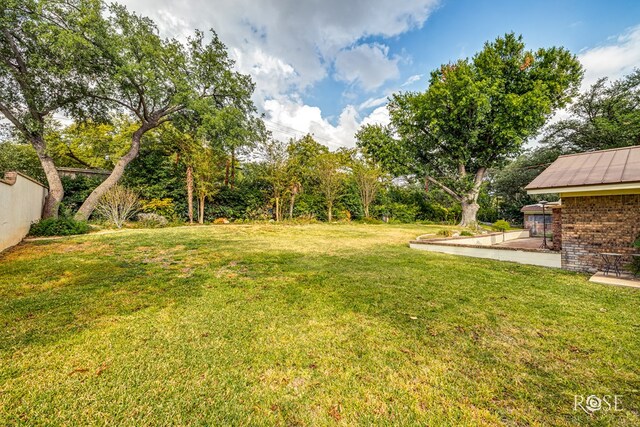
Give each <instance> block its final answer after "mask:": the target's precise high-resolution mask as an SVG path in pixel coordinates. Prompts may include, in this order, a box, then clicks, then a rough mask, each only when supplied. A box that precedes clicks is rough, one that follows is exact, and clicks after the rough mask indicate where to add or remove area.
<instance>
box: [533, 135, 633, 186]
mask: <svg viewBox="0 0 640 427" xmlns="http://www.w3.org/2000/svg"><path fill="white" fill-rule="evenodd" d="M631 183H638V184H639V185H640V145H635V146H633V147H624V148H615V149H611V150H601V151H592V152H588V153H580V154H569V155H566V156H560V157H558V159H557V160H556V161H555V162H553V163H552V164H551V166H549V167H548V168H547V169H545V170H544V171H543V172H542V173H541V174H540V175H538V177H537V178H536V179H534V180H533V181H531V183H530V184H529V185H527V186H526V187H525V190H527V191H528V192H530V193H534V194H535V193H541V192H542V191H540V190H552V191H549V193H553V192H558V191H559V190H562V189H563V188H569V187H582V186H600V185H612V184H631Z"/></svg>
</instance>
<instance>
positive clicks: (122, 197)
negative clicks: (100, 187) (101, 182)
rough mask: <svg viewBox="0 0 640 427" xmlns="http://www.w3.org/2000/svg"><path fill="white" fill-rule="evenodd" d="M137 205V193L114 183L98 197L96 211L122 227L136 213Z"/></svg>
mask: <svg viewBox="0 0 640 427" xmlns="http://www.w3.org/2000/svg"><path fill="white" fill-rule="evenodd" d="M138 206H139V202H138V194H137V193H136V192H135V191H133V190H130V189H128V188H126V187H123V186H122V185H114V186H113V187H111V188H110V189H109V191H107V192H106V193H104V195H103V196H102V197H101V198H100V201H99V202H98V205H97V206H96V211H97V212H98V213H99V214H100V215H102V216H103V217H104V218H106V219H107V220H108V221H109V222H111V223H113V224H114V225H115V226H116V227H118V228H122V226H123V225H124V223H125V222H126V221H127V220H129V219H130V218H131V217H133V215H134V214H135V213H136V211H137V210H138Z"/></svg>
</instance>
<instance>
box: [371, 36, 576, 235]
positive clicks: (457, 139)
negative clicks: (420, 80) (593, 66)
mask: <svg viewBox="0 0 640 427" xmlns="http://www.w3.org/2000/svg"><path fill="white" fill-rule="evenodd" d="M581 76H582V70H581V66H580V63H579V62H578V60H577V59H576V57H575V56H574V55H572V54H571V53H570V52H568V51H567V50H565V49H563V48H556V47H554V48H549V49H538V50H537V51H530V50H525V45H524V43H523V41H522V37H518V36H516V35H514V34H506V35H505V36H504V37H499V38H497V39H496V40H495V41H494V42H491V43H486V44H485V46H484V49H483V50H482V51H480V52H479V53H477V54H476V55H475V56H474V57H473V58H472V59H470V60H468V59H465V60H460V61H457V62H456V63H453V64H447V65H443V66H442V67H440V68H439V69H437V70H435V71H433V72H432V73H431V80H430V85H429V88H428V89H427V91H425V92H423V93H411V92H409V93H399V94H395V95H394V96H393V97H392V99H391V101H390V103H389V105H388V109H389V113H390V116H391V124H392V128H391V129H390V130H389V131H388V132H387V133H386V134H387V135H390V136H391V139H390V138H388V137H385V138H384V143H385V144H388V145H389V147H390V148H387V149H385V150H384V151H383V153H384V152H391V153H394V154H393V155H394V156H395V155H397V154H396V153H395V152H394V150H393V147H394V146H395V147H396V148H397V152H398V153H400V155H401V157H404V153H407V156H406V157H408V158H409V159H410V162H408V163H407V164H406V167H407V168H408V169H410V170H411V172H412V173H414V174H420V175H421V176H425V179H426V180H427V181H429V182H430V183H431V184H434V185H437V186H439V187H440V188H442V189H443V190H444V191H445V192H446V193H447V194H449V195H450V196H451V197H453V198H454V199H455V200H457V201H458V203H460V205H461V208H462V219H461V221H460V224H461V225H463V226H469V225H473V224H475V223H476V215H477V212H478V209H479V205H478V195H479V193H480V189H481V186H482V184H483V182H484V179H485V176H486V173H487V170H488V169H489V168H492V167H499V166H500V165H502V164H504V163H505V162H506V161H507V160H508V159H509V158H512V157H513V156H514V155H517V154H518V152H519V151H520V150H521V147H522V144H523V143H524V142H525V141H526V140H527V138H529V137H531V136H533V135H535V134H536V132H537V131H538V130H539V129H540V128H541V127H542V126H543V125H544V123H545V121H546V119H547V118H548V117H549V116H550V115H551V114H552V113H553V111H554V110H555V109H557V108H560V107H563V106H565V105H566V104H567V103H568V102H569V101H570V100H571V98H572V97H573V96H574V94H575V93H576V91H577V90H578V85H579V83H580V80H581ZM394 135H397V136H398V137H399V138H398V139H396V138H394V137H393V136H394ZM369 145H371V144H369ZM366 151H368V152H370V153H371V154H372V155H374V156H375V155H376V154H375V150H374V149H372V148H371V147H370V146H367V147H366ZM376 160H379V161H380V162H381V163H383V164H384V163H385V162H386V163H390V162H389V161H387V160H386V159H384V158H377V159H376Z"/></svg>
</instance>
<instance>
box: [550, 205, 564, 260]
mask: <svg viewBox="0 0 640 427" xmlns="http://www.w3.org/2000/svg"><path fill="white" fill-rule="evenodd" d="M552 210H553V215H552V221H551V232H552V233H553V245H552V246H551V249H552V250H554V251H559V250H561V249H562V207H560V206H558V207H554V208H552Z"/></svg>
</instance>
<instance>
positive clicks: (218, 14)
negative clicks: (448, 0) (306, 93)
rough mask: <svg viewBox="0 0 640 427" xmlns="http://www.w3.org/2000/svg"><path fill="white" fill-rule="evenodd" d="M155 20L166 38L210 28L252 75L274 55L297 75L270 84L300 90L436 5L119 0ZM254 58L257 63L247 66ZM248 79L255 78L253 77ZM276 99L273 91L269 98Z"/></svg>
mask: <svg viewBox="0 0 640 427" xmlns="http://www.w3.org/2000/svg"><path fill="white" fill-rule="evenodd" d="M122 1H123V3H125V4H126V5H127V6H129V7H130V8H131V9H133V10H135V11H137V12H140V13H142V14H145V15H148V16H150V17H151V18H153V19H154V20H155V21H156V22H158V25H159V27H160V29H161V31H162V33H163V34H165V35H172V36H177V37H184V36H185V35H186V34H189V33H190V32H191V31H192V29H193V28H200V29H205V30H206V29H209V28H214V29H215V30H216V31H217V32H218V34H219V35H220V38H221V39H222V41H223V42H225V43H226V44H227V45H228V46H229V47H231V48H233V49H234V52H235V53H240V54H241V55H242V56H243V58H244V62H243V64H242V66H240V64H239V68H240V70H241V71H243V72H251V70H252V69H253V67H254V66H255V65H258V67H262V61H263V60H270V59H269V58H277V60H279V61H281V62H282V63H283V64H287V65H289V66H291V67H292V68H293V69H294V71H295V73H294V74H284V75H283V74H274V75H273V78H275V79H280V80H283V81H282V82H279V83H277V84H274V85H273V86H274V87H278V88H282V87H289V86H291V85H294V86H295V87H297V89H299V90H304V89H305V88H306V87H308V86H309V85H312V84H313V83H315V82H317V81H319V80H321V79H323V78H324V77H325V76H326V75H327V70H328V69H329V68H330V66H331V65H332V63H333V61H334V60H335V59H336V56H337V55H338V53H339V52H341V51H343V50H344V49H346V48H349V47H350V46H353V45H354V44H355V43H357V42H358V40H360V39H362V38H363V37H367V36H372V35H379V36H382V37H393V36H397V35H399V34H402V33H404V32H406V31H408V30H410V29H413V28H418V27H420V26H421V25H422V24H423V23H424V22H425V20H426V19H427V17H428V16H429V14H430V12H431V11H432V10H433V9H434V8H435V6H436V5H437V2H438V0H397V1H395V2H389V1H386V0H349V1H344V0H325V1H322V2H300V1H298V0H263V1H255V0H219V1H216V2H215V5H212V4H211V2H210V1H209V0H183V1H182V2H180V3H178V2H175V1H173V0H122ZM247 58H251V60H252V61H254V63H250V62H249V61H248V60H247ZM252 75H253V74H252ZM258 83H260V82H258ZM268 95H271V96H275V95H276V94H274V93H271V94H268Z"/></svg>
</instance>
